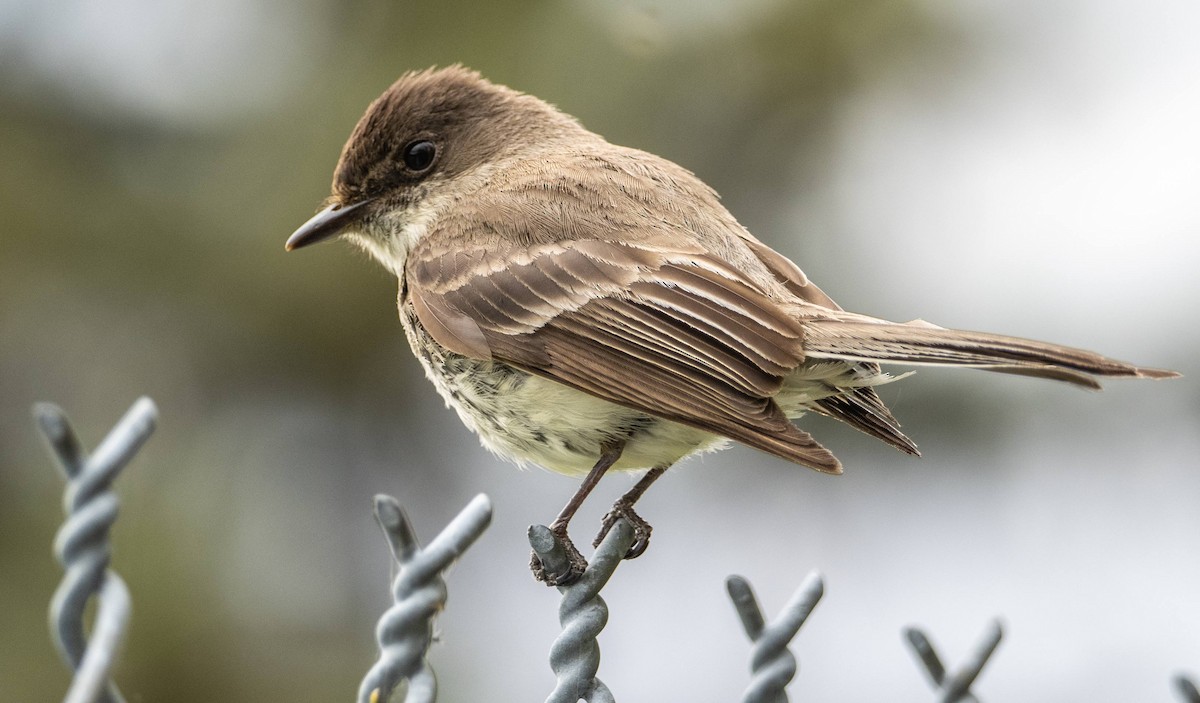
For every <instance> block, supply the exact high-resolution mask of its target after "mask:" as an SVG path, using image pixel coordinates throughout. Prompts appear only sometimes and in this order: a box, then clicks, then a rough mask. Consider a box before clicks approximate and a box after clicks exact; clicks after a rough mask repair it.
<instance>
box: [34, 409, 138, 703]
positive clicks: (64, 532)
mask: <svg viewBox="0 0 1200 703" xmlns="http://www.w3.org/2000/svg"><path fill="white" fill-rule="evenodd" d="M33 414H34V418H35V419H36V421H37V424H38V426H39V427H40V428H41V431H42V434H43V435H45V438H46V440H47V442H48V443H49V445H50V450H51V452H52V453H53V454H54V457H55V458H56V459H57V460H58V464H59V468H61V469H62V472H63V474H64V476H65V477H66V479H67V487H66V491H65V493H64V496H63V508H64V511H65V512H66V515H67V518H66V521H65V522H64V523H63V526H62V527H61V528H60V529H59V531H58V534H57V535H56V536H55V539H54V553H55V555H56V556H57V557H58V561H59V563H61V564H62V566H63V570H64V574H63V580H62V582H61V583H60V584H59V586H58V589H57V590H56V591H55V592H54V598H53V599H52V600H51V602H50V634H51V637H52V638H53V639H54V644H55V647H56V648H57V649H58V652H59V655H60V656H61V657H62V660H63V661H64V662H65V663H66V665H67V666H68V667H69V668H70V669H71V670H72V671H73V672H74V678H73V679H72V681H71V686H70V688H69V689H68V690H67V696H66V698H65V699H64V700H65V701H66V703H92V702H97V703H123V701H124V699H123V698H122V697H121V694H120V692H119V691H118V690H117V687H116V685H115V684H113V683H112V681H111V672H112V669H113V667H114V666H115V665H116V660H117V656H118V653H119V651H120V649H121V643H122V642H123V641H124V639H125V631H126V628H127V626H128V623H129V614H130V597H129V589H128V588H126V586H125V582H124V581H122V580H121V578H120V577H119V576H117V574H116V573H115V572H113V571H110V570H109V569H108V564H109V561H110V559H111V548H110V545H109V541H108V535H109V530H110V529H111V528H112V526H113V523H114V522H116V519H117V504H118V501H117V496H116V494H115V493H113V492H112V482H113V479H115V478H116V477H117V474H119V473H120V472H121V470H122V469H123V468H125V465H126V464H128V463H129V461H130V460H131V459H133V457H134V455H135V454H137V452H138V450H139V449H140V448H141V446H142V445H143V444H144V443H145V442H146V440H147V439H149V437H150V434H151V433H152V432H153V431H154V423H155V421H156V419H157V417H158V411H157V409H156V408H155V407H154V403H153V401H151V400H150V399H149V398H140V399H138V400H137V402H135V403H134V404H133V406H132V407H131V408H130V409H129V410H128V412H126V413H125V415H124V417H122V418H121V420H120V421H119V422H118V423H117V424H116V426H115V427H113V429H112V431H110V432H109V433H108V435H107V436H106V437H105V438H104V441H103V442H101V443H100V446H98V447H97V448H96V450H95V451H94V452H93V453H92V454H91V455H90V456H89V455H88V453H87V450H85V449H84V447H83V444H82V443H81V442H80V441H79V438H78V437H77V436H76V434H75V431H74V430H73V429H72V428H71V423H70V421H69V420H67V416H66V415H65V414H64V413H63V411H62V410H60V409H59V408H58V407H57V406H54V405H51V404H49V403H39V404H38V405H36V406H34V409H33ZM93 596H95V597H96V600H97V608H96V615H95V619H94V621H93V624H92V633H91V637H90V638H89V637H87V636H86V635H85V634H84V624H83V618H84V608H85V607H86V606H87V603H88V601H89V600H91V599H92V597H93Z"/></svg>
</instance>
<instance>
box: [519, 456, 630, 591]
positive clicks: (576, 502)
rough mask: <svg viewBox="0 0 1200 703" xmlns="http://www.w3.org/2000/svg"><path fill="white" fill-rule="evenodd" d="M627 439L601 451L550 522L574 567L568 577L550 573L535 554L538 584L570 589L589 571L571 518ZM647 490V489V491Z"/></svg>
mask: <svg viewBox="0 0 1200 703" xmlns="http://www.w3.org/2000/svg"><path fill="white" fill-rule="evenodd" d="M625 441H626V440H624V439H622V440H619V441H616V442H611V443H609V444H606V445H604V446H603V447H602V448H601V450H602V452H603V453H602V454H601V455H600V459H599V461H597V462H596V465H595V466H593V467H592V470H591V471H589V472H588V474H587V476H585V477H584V479H583V483H581V484H579V490H577V491H575V495H573V496H571V500H568V501H567V504H566V505H564V506H563V509H562V510H561V511H559V513H558V517H556V518H554V522H552V523H550V531H551V532H553V533H554V534H555V536H556V537H558V539H559V541H561V542H562V545H563V548H564V549H565V550H566V551H567V559H568V561H569V562H570V567H569V568H568V570H567V572H566V573H564V574H549V573H546V569H545V567H544V566H542V561H541V560H540V559H538V558H537V555H536V554H535V555H533V558H532V559H530V561H529V568H530V569H531V570H532V571H533V577H534V578H535V579H537V580H538V581H541V582H543V583H545V584H546V585H548V586H566V585H568V584H570V583H572V582H573V581H575V580H576V579H578V578H579V577H580V576H582V575H583V571H584V569H586V568H587V560H586V559H584V558H583V555H582V554H580V553H579V550H578V549H576V548H575V545H574V543H572V542H571V538H570V537H569V536H568V535H567V525H568V524H569V523H570V522H571V518H573V517H575V513H576V512H578V511H579V507H580V506H581V505H583V501H584V500H586V499H587V497H588V494H590V493H591V492H592V490H594V489H595V488H596V484H598V483H600V479H601V478H603V477H604V474H605V473H606V472H607V471H608V470H609V469H611V468H612V466H613V464H615V463H617V460H618V459H620V458H621V452H622V451H624V450H625ZM643 490H644V489H643Z"/></svg>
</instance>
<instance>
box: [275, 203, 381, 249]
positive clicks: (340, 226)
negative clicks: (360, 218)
mask: <svg viewBox="0 0 1200 703" xmlns="http://www.w3.org/2000/svg"><path fill="white" fill-rule="evenodd" d="M369 202H371V201H370V200H362V201H360V202H357V203H354V204H353V205H330V206H329V207H327V208H325V209H324V210H322V211H320V212H318V213H317V214H315V215H313V216H312V219H310V220H309V221H308V222H305V223H304V224H302V225H300V228H299V229H297V230H296V231H295V232H292V236H290V237H288V240H287V243H286V244H284V245H283V247H284V248H285V249H287V250H288V251H291V250H293V249H299V248H300V247H306V246H308V245H309V244H316V243H317V242H323V241H325V240H326V239H329V238H331V237H336V236H337V235H339V234H341V233H342V230H344V229H346V227H347V226H348V225H349V224H350V222H351V221H352V220H353V219H354V215H355V213H356V212H357V211H358V210H359V208H361V207H362V206H363V205H366V204H367V203H369Z"/></svg>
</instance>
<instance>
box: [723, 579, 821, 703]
mask: <svg viewBox="0 0 1200 703" xmlns="http://www.w3.org/2000/svg"><path fill="white" fill-rule="evenodd" d="M725 588H726V590H727V591H728V592H729V599H730V600H732V601H733V608H734V610H736V611H737V614H738V617H739V618H740V619H741V621H742V627H743V628H744V629H745V630H746V635H747V636H748V637H749V638H750V641H751V642H753V643H754V648H753V650H752V653H751V655H750V671H751V674H752V676H751V679H750V685H749V686H747V687H746V691H745V692H744V693H743V694H742V701H743V703H787V700H788V697H787V692H786V691H785V689H786V688H787V685H788V684H789V683H791V680H792V679H793V678H794V677H795V676H796V668H797V665H796V657H794V656H792V653H791V652H790V651H788V648H787V647H788V643H790V642H791V641H792V638H793V637H795V636H796V633H797V632H799V631H800V628H801V626H803V625H804V621H805V620H807V619H808V616H809V615H810V614H811V613H812V611H813V608H815V607H816V606H817V602H818V601H820V600H821V596H822V595H824V593H825V582H824V580H822V578H821V574H819V573H817V572H816V571H814V572H812V573H810V574H809V575H808V576H807V577H806V578H805V579H804V582H803V583H801V584H800V587H799V588H797V589H796V592H795V593H793V594H792V597H791V599H789V600H788V602H787V604H786V605H784V606H783V610H781V611H779V615H778V616H776V618H775V619H774V620H772V621H771V623H770V624H767V622H766V618H764V617H763V612H762V608H761V607H760V606H759V604H758V599H757V598H755V597H754V591H753V590H752V589H751V588H750V582H749V581H747V580H746V579H744V578H742V577H741V576H730V577H729V578H728V579H726V580H725Z"/></svg>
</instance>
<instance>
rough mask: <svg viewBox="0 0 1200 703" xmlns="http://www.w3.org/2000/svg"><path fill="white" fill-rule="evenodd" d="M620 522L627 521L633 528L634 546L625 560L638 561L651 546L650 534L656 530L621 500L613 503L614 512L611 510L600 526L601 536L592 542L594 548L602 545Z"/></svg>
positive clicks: (630, 548) (627, 552)
mask: <svg viewBox="0 0 1200 703" xmlns="http://www.w3.org/2000/svg"><path fill="white" fill-rule="evenodd" d="M618 520H625V522H628V523H629V526H630V527H632V528H633V544H632V545H630V547H629V550H628V551H626V552H625V558H626V559H637V558H638V557H640V556H641V555H642V554H643V553H645V551H646V548H647V547H649V546H650V532H651V530H653V529H654V528H652V527H650V523H648V522H646V520H645V519H644V518H643V517H642V516H641V515H638V514H637V513H636V512H634V510H633V506H632V505H629V504H627V503H625V502H623V501H620V500H618V501H617V502H616V503H613V506H612V510H609V511H608V514H607V515H605V516H604V520H603V521H602V522H601V525H600V534H598V535H596V539H595V540H593V541H592V546H593V547H599V546H600V543H601V542H603V541H604V538H605V537H607V536H608V533H609V531H610V530H612V528H613V525H616V524H617V521H618Z"/></svg>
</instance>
